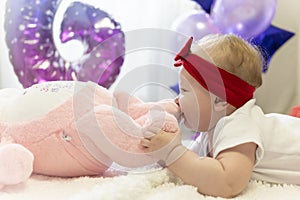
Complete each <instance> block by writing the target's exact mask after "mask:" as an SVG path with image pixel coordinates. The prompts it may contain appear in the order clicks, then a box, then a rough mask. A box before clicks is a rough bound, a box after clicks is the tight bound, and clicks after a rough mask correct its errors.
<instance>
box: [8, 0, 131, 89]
mask: <svg viewBox="0 0 300 200" xmlns="http://www.w3.org/2000/svg"><path fill="white" fill-rule="evenodd" d="M59 5H60V0H52V1H51V0H17V1H16V0H7V3H6V13H5V31H6V43H7V46H8V48H9V56H10V61H11V63H12V65H13V67H14V71H15V73H16V75H17V77H18V79H19V81H20V82H21V84H22V85H23V86H24V87H29V86H31V85H33V84H35V83H39V82H44V81H54V80H80V81H93V82H96V83H98V84H100V85H102V86H104V87H106V88H108V87H109V86H110V85H111V84H112V83H113V82H114V81H115V79H116V77H117V76H118V74H119V72H120V67H121V66H122V64H123V61H124V57H123V56H124V54H125V48H124V43H125V39H124V33H123V32H122V30H121V27H120V24H119V23H118V22H116V21H115V20H113V19H112V18H111V17H110V16H109V15H108V14H107V13H106V12H104V11H102V10H100V9H97V8H95V7H93V6H90V5H86V4H83V3H80V2H73V3H72V4H71V5H70V6H69V7H68V8H67V10H66V12H65V15H64V18H63V21H62V23H61V34H60V40H61V42H62V43H66V42H68V41H71V40H74V39H76V40H78V41H80V42H81V43H82V44H83V45H84V46H85V49H84V54H83V56H82V57H81V58H80V59H79V60H77V61H76V62H75V61H74V62H69V61H66V60H65V59H64V58H63V57H62V56H61V55H60V54H59V52H58V50H57V48H56V46H55V43H54V39H53V33H52V29H53V21H54V16H55V13H56V11H57V9H58V7H59ZM74 51H76V49H74Z"/></svg>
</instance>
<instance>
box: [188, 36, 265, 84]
mask: <svg viewBox="0 0 300 200" xmlns="http://www.w3.org/2000/svg"><path fill="white" fill-rule="evenodd" d="M197 46H199V47H200V48H201V49H202V50H204V51H205V52H206V53H207V55H208V56H209V57H210V59H211V60H210V62H213V64H215V65H216V66H218V67H219V68H222V69H224V70H226V71H228V72H230V73H232V74H234V75H235V76H237V77H239V78H240V79H242V80H244V81H246V82H247V83H249V84H250V85H252V86H254V87H255V88H258V87H260V86H261V84H262V76H261V71H262V66H263V64H264V58H263V57H262V55H261V53H260V51H259V50H258V49H257V48H256V47H255V46H253V45H251V44H249V43H248V42H247V41H245V40H244V39H242V38H240V37H238V36H236V35H233V34H225V35H224V34H211V35H207V36H206V37H203V38H202V39H201V40H199V41H198V42H197ZM193 53H195V54H196V55H198V53H200V55H198V56H202V55H201V52H197V50H196V51H195V52H193Z"/></svg>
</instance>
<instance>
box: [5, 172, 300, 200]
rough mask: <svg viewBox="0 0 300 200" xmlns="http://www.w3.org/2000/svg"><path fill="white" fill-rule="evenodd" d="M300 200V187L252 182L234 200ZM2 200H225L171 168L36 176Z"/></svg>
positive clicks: (7, 193) (7, 188)
mask: <svg viewBox="0 0 300 200" xmlns="http://www.w3.org/2000/svg"><path fill="white" fill-rule="evenodd" d="M299 198H300V186H293V185H276V184H267V183H263V182H257V181H251V182H250V183H249V186H248V187H247V188H246V190H245V191H244V192H243V193H242V194H241V195H239V196H238V197H236V198H234V199H240V200H243V199H251V200H253V199H263V200H268V199H270V200H274V199H285V200H296V199H299ZM0 199H1V200H50V199H51V200H82V199H84V200H154V199H155V200H156V199H157V200H160V199H163V200H177V199H178V200H182V199H188V200H199V199H200V200H201V199H206V200H207V199H222V198H214V197H210V196H204V195H201V194H199V193H198V192H197V190H196V188H195V187H192V186H189V185H184V184H182V182H181V181H180V180H179V179H178V178H175V177H174V176H173V175H172V174H171V173H170V172H169V171H168V170H167V169H159V170H152V171H148V172H147V173H145V172H143V173H138V172H131V173H129V174H128V175H119V176H115V177H111V178H102V177H79V178H70V179H65V178H53V177H47V176H40V175H33V176H32V177H31V178H30V179H29V180H28V181H27V182H26V183H23V184H20V185H17V186H10V187H6V188H4V189H3V190H2V191H0Z"/></svg>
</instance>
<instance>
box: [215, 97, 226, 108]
mask: <svg viewBox="0 0 300 200" xmlns="http://www.w3.org/2000/svg"><path fill="white" fill-rule="evenodd" d="M228 106H229V103H227V101H225V100H223V99H221V98H219V97H214V101H213V107H214V111H217V112H221V111H226V109H227V107H228Z"/></svg>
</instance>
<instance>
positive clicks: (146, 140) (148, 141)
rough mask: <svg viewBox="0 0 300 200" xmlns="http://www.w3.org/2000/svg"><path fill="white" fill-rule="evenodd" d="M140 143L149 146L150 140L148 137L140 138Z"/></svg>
mask: <svg viewBox="0 0 300 200" xmlns="http://www.w3.org/2000/svg"><path fill="white" fill-rule="evenodd" d="M141 145H142V146H143V147H146V148H149V147H150V140H148V139H141Z"/></svg>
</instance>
